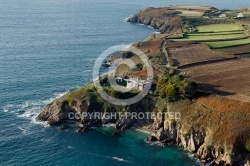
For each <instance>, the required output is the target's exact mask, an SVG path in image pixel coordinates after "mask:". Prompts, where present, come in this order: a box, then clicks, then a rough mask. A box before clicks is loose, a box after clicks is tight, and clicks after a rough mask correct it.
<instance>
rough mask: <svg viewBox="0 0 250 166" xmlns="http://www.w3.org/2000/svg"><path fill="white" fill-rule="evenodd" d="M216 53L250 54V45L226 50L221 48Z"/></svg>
mask: <svg viewBox="0 0 250 166" xmlns="http://www.w3.org/2000/svg"><path fill="white" fill-rule="evenodd" d="M215 50H216V51H220V52H225V53H231V54H237V55H238V54H245V53H250V44H247V45H241V46H235V47H226V48H219V49H215Z"/></svg>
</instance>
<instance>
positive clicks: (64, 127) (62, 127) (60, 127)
mask: <svg viewBox="0 0 250 166" xmlns="http://www.w3.org/2000/svg"><path fill="white" fill-rule="evenodd" d="M58 128H59V129H60V130H65V129H66V128H67V126H66V125H61V126H59V127H58Z"/></svg>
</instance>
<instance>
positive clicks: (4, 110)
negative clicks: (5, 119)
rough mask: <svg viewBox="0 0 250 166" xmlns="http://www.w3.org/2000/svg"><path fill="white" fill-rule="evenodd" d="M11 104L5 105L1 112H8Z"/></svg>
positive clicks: (11, 106)
mask: <svg viewBox="0 0 250 166" xmlns="http://www.w3.org/2000/svg"><path fill="white" fill-rule="evenodd" d="M13 107H14V105H13V104H7V105H6V106H4V107H3V112H9V110H10V109H11V108H13Z"/></svg>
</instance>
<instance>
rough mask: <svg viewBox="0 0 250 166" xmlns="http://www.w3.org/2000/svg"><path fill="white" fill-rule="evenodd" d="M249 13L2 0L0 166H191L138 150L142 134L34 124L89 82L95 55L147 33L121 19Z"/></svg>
mask: <svg viewBox="0 0 250 166" xmlns="http://www.w3.org/2000/svg"><path fill="white" fill-rule="evenodd" d="M169 4H172V5H175V4H193V5H211V6H216V7H219V8H232V9H233V8H239V7H243V6H250V2H246V1H245V0H238V1H237V2H235V1H220V2H217V1H215V0H212V1H204V0H196V1H184V0H183V1H182V0H181V1H173V0H170V1H163V0H156V1H150V0H144V1H143V2H142V1H139V0H135V1H121V0H106V1H101V0H96V1H94V2H93V1H89V0H71V1H67V0H39V1H38V0H32V1H31V0H22V1H20V0H8V1H7V0H1V1H0V103H1V105H0V118H1V120H0V165H41V164H43V165H69V164H73V165H107V164H108V165H144V166H145V165H195V164H197V162H196V161H195V160H192V159H190V158H189V157H188V156H187V154H185V153H184V152H183V151H182V150H181V149H179V148H177V147H168V148H163V147H160V146H157V145H154V146H153V145H150V144H146V143H145V142H144V138H145V137H146V135H145V134H143V133H138V132H134V131H127V132H126V133H124V134H123V135H121V136H119V137H113V136H111V132H112V131H110V130H112V129H111V128H101V129H96V130H93V131H91V132H86V133H81V134H78V133H75V132H74V131H73V130H69V131H59V130H58V129H57V128H55V127H45V126H44V124H38V123H36V122H35V121H34V119H35V117H36V116H37V114H38V113H39V111H40V110H41V108H42V107H43V106H44V105H46V104H48V103H49V102H51V101H52V100H53V99H55V98H56V97H59V96H61V95H62V94H64V93H66V92H67V91H69V90H72V89H75V88H77V87H80V86H82V85H84V84H86V83H87V82H89V81H91V75H92V67H93V64H94V62H95V59H96V58H97V57H98V55H99V54H100V53H101V52H102V51H104V50H105V49H107V48H108V47H110V46H113V45H118V44H130V43H132V42H135V41H140V40H142V39H144V38H146V37H147V36H148V35H149V34H150V33H153V32H154V30H153V29H151V28H148V27H146V26H141V25H137V24H131V23H127V22H126V21H125V19H126V18H127V17H128V16H130V15H132V14H134V13H136V12H138V11H139V10H141V9H143V8H145V7H149V6H164V5H169Z"/></svg>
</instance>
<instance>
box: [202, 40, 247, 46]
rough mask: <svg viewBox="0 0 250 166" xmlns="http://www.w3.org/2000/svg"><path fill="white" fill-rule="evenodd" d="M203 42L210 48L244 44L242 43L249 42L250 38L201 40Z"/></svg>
mask: <svg viewBox="0 0 250 166" xmlns="http://www.w3.org/2000/svg"><path fill="white" fill-rule="evenodd" d="M203 44H206V45H208V46H209V47H210V48H223V47H231V46H239V45H244V44H250V38H247V39H241V40H230V41H218V42H203Z"/></svg>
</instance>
